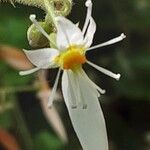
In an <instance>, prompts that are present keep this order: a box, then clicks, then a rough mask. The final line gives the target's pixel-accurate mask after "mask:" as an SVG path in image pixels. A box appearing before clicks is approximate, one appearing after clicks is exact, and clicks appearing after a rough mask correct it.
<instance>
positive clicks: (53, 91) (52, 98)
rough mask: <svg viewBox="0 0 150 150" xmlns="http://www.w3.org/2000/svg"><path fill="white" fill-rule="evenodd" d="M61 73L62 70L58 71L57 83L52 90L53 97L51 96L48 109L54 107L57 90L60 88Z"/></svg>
mask: <svg viewBox="0 0 150 150" xmlns="http://www.w3.org/2000/svg"><path fill="white" fill-rule="evenodd" d="M60 73H61V69H59V70H58V73H57V76H56V80H55V83H54V86H53V89H52V92H51V95H50V98H49V102H48V107H49V108H50V107H51V106H52V104H53V101H54V98H55V96H56V90H57V87H58V81H59V78H60Z"/></svg>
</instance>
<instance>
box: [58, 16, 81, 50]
mask: <svg viewBox="0 0 150 150" xmlns="http://www.w3.org/2000/svg"><path fill="white" fill-rule="evenodd" d="M56 20H57V46H58V48H59V49H60V50H65V49H66V48H67V47H69V46H70V45H74V44H75V45H81V44H83V35H82V32H81V30H80V29H79V28H78V27H77V26H76V24H74V23H72V22H71V21H70V20H68V19H66V18H64V17H57V18H56Z"/></svg>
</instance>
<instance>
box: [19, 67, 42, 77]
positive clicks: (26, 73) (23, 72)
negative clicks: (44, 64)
mask: <svg viewBox="0 0 150 150" xmlns="http://www.w3.org/2000/svg"><path fill="white" fill-rule="evenodd" d="M40 69H41V68H37V67H36V68H33V69H30V70H26V71H20V72H19V75H21V76H25V75H28V74H32V73H34V72H36V71H38V70H40Z"/></svg>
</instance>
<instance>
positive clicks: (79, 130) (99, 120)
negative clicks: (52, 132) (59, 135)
mask: <svg viewBox="0 0 150 150" xmlns="http://www.w3.org/2000/svg"><path fill="white" fill-rule="evenodd" d="M69 76H71V77H72V76H74V77H76V79H77V80H78V83H79V85H80V91H78V90H79V89H77V88H76V89H73V90H70V86H71V83H70V81H69V79H68V78H69ZM72 82H75V81H72ZM74 85H75V84H74ZM62 90H63V95H64V99H65V103H66V105H67V108H68V111H69V115H70V118H71V121H72V124H73V127H74V130H75V132H76V134H77V136H78V138H79V140H80V143H81V145H82V147H83V149H84V150H98V149H102V150H108V141H107V133H106V127H105V120H104V117H103V113H102V110H101V107H100V105H99V101H98V98H97V90H96V89H95V88H93V86H92V85H91V84H90V83H89V82H88V81H87V79H86V78H85V77H84V76H82V75H81V74H80V73H79V74H78V75H77V74H74V73H73V72H72V71H64V73H63V78H62ZM77 91H78V92H80V100H79V102H81V101H83V100H84V101H85V102H86V104H87V108H86V109H83V107H81V106H78V105H77V108H76V109H72V107H71V106H70V105H71V104H72V101H73V98H74V97H72V94H73V95H76V93H77ZM82 99H83V100H82ZM79 104H81V103H79Z"/></svg>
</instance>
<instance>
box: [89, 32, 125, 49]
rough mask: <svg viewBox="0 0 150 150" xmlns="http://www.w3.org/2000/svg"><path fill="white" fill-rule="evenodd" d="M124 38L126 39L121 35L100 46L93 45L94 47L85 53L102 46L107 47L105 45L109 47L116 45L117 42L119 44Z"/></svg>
mask: <svg viewBox="0 0 150 150" xmlns="http://www.w3.org/2000/svg"><path fill="white" fill-rule="evenodd" d="M124 38H126V35H125V34H124V33H122V34H121V35H120V36H118V37H116V38H114V39H111V40H109V41H107V42H104V43H102V44H98V45H95V46H92V47H90V48H89V49H88V50H87V51H90V50H93V49H96V48H100V47H104V46H107V45H111V44H114V43H117V42H120V41H122V40H123V39H124Z"/></svg>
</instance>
